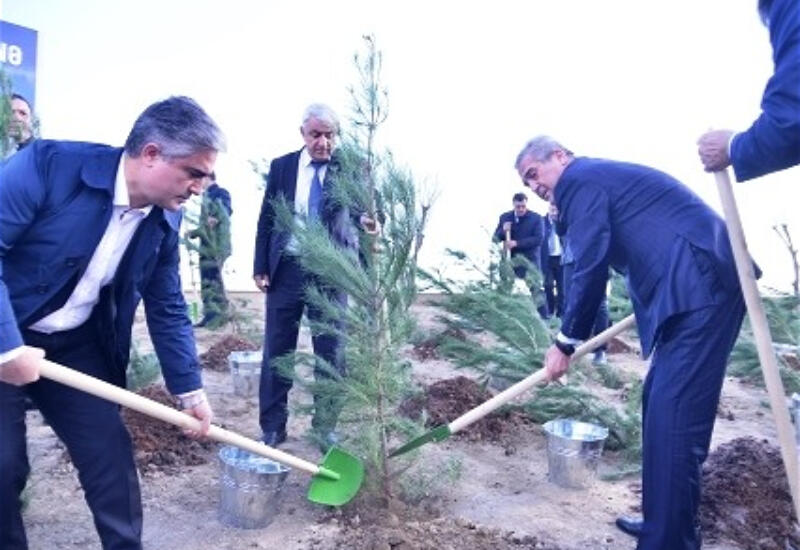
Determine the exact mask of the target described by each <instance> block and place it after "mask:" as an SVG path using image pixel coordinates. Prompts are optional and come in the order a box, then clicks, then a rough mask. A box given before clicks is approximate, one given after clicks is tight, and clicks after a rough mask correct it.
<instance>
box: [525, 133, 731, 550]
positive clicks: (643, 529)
mask: <svg viewBox="0 0 800 550" xmlns="http://www.w3.org/2000/svg"><path fill="white" fill-rule="evenodd" d="M516 169H517V171H518V173H519V175H520V176H521V177H522V180H523V182H524V183H525V184H526V185H528V186H529V187H530V188H531V189H533V191H534V192H535V193H536V194H537V195H539V196H540V197H541V198H543V199H544V200H548V201H550V202H552V203H553V204H555V206H556V207H557V208H558V212H559V223H560V224H563V226H564V227H565V229H566V234H567V237H568V239H569V243H570V246H571V248H572V252H573V254H574V257H575V266H574V270H573V273H572V280H571V284H570V292H569V294H568V296H567V304H566V307H565V311H564V315H563V317H562V322H561V332H560V333H559V334H558V336H557V339H556V341H555V344H554V345H553V346H551V347H550V348H549V349H548V350H547V352H546V355H545V361H544V363H545V368H546V369H547V371H548V374H549V376H550V378H551V379H555V378H558V377H559V376H561V375H562V374H564V372H566V370H567V368H568V366H569V356H570V354H572V353H573V352H574V350H575V345H576V344H578V343H579V342H580V341H582V340H585V339H587V338H588V337H589V335H590V334H591V330H592V325H593V324H594V320H595V314H596V313H597V308H598V306H599V304H600V302H601V300H602V299H603V297H604V295H605V287H606V281H607V278H608V268H609V266H611V267H613V268H614V269H616V270H617V271H619V272H620V273H623V274H625V276H626V278H627V283H628V287H629V290H630V295H631V300H632V301H633V308H634V311H635V313H636V321H637V325H638V329H639V336H640V338H641V342H642V354H643V355H644V356H645V357H646V356H648V355H650V354H651V353H652V361H651V364H650V369H649V371H648V374H647V378H646V380H645V383H644V389H643V396H642V409H643V410H642V424H643V426H642V434H643V471H642V500H643V505H642V510H643V512H644V521H643V522H638V521H633V520H627V519H624V518H620V520H618V522H617V524H618V526H619V527H620V528H621V529H622V530H623V531H625V532H627V533H629V534H632V535H634V536H637V537H638V538H639V544H638V546H637V548H638V550H683V549H686V550H689V549H692V550H695V549H697V548H700V540H699V535H698V533H697V532H696V529H695V518H696V514H697V507H698V504H699V502H700V467H701V465H702V463H703V461H704V460H705V458H706V455H707V454H708V448H709V443H710V439H711V431H712V428H713V426H714V419H715V416H716V411H717V404H718V402H719V395H720V392H721V389H722V380H723V376H724V373H725V365H726V362H727V359H728V355H729V354H730V351H731V348H732V347H733V344H734V342H735V340H736V336H737V334H738V332H739V327H740V325H741V322H742V318H743V317H744V311H745V306H744V300H743V298H742V294H741V289H740V287H739V280H738V278H737V275H736V267H735V265H734V260H733V255H732V251H731V248H730V243H729V241H728V234H727V231H726V229H725V222H724V221H723V220H722V219H721V218H720V217H719V216H718V215H717V214H716V213H714V211H712V210H711V208H710V207H709V206H708V205H706V204H705V203H704V202H703V201H702V200H701V199H700V198H699V197H698V196H696V195H695V194H694V193H693V192H692V191H690V190H689V189H688V188H687V187H685V186H684V185H683V184H681V183H680V182H679V181H677V180H676V179H674V178H672V177H671V176H669V175H667V174H665V173H663V172H659V171H658V170H654V169H652V168H648V167H646V166H640V165H636V164H628V163H623V162H615V161H609V160H603V159H594V158H586V157H575V156H573V154H572V152H571V151H569V150H568V149H567V148H565V147H563V146H562V145H561V144H559V143H558V142H557V141H555V140H553V139H552V138H549V137H547V136H539V137H537V138H534V139H532V140H531V141H529V142H528V143H527V144H526V145H525V147H524V148H523V149H522V151H521V152H520V153H519V155H518V157H517V161H516Z"/></svg>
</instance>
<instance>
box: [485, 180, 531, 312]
mask: <svg viewBox="0 0 800 550" xmlns="http://www.w3.org/2000/svg"><path fill="white" fill-rule="evenodd" d="M511 203H512V205H513V206H514V209H513V210H509V211H508V212H504V213H503V214H501V215H500V220H499V221H498V222H497V228H496V229H495V230H494V235H493V239H494V240H495V241H498V242H502V243H503V247H504V248H506V249H507V250H509V251H510V253H511V258H512V259H513V258H514V257H515V256H521V257H523V258H525V259H527V260H528V261H529V262H530V264H531V265H532V266H533V267H535V268H536V269H538V270H540V271H541V265H540V264H539V256H540V252H539V250H540V247H541V245H542V231H543V226H542V217H541V216H540V215H539V214H537V213H536V212H533V211H531V210H528V197H526V196H525V193H515V194H514V196H513V197H512V201H511ZM506 233H508V234H509V239H508V241H506ZM527 274H528V270H527V267H526V266H524V265H517V266H514V275H516V276H517V277H519V278H520V279H525V277H526V276H527ZM530 290H531V296H533V299H534V303H535V302H536V294H537V292H538V291H537V288H536V287H533V286H532V287H531V288H530Z"/></svg>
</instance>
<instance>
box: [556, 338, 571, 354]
mask: <svg viewBox="0 0 800 550" xmlns="http://www.w3.org/2000/svg"><path fill="white" fill-rule="evenodd" d="M553 343H554V344H555V345H556V347H557V348H558V349H559V351H561V353H563V354H564V355H566V356H567V357H569V356H570V355H572V354H573V353H575V345H574V344H569V343H567V342H562V341H561V340H559V339H558V338H556V339H555V342H553Z"/></svg>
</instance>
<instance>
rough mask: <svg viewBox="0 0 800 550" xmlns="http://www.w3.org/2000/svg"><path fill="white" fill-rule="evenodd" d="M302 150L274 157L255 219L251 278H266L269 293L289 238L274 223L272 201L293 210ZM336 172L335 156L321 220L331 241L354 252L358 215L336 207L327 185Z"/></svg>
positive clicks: (327, 175)
mask: <svg viewBox="0 0 800 550" xmlns="http://www.w3.org/2000/svg"><path fill="white" fill-rule="evenodd" d="M301 151H302V149H300V150H299V151H295V152H293V153H289V154H287V155H284V156H282V157H279V158H276V159H274V160H273V161H272V163H271V164H270V166H269V174H268V176H267V189H266V191H265V192H264V200H263V202H262V203H261V214H260V215H259V217H258V229H257V232H256V247H255V254H254V259H253V275H267V276H268V277H269V281H270V292H272V291H273V290H275V285H276V284H277V285H280V281H275V273H276V271H277V269H278V263H279V262H280V259H281V256H282V255H283V253H284V251H285V250H286V245H287V244H288V243H289V239H290V237H291V235H290V233H289V232H288V231H286V230H285V229H284V228H283V227H280V224H279V223H278V221H277V220H276V217H275V202H276V201H279V200H281V199H283V200H285V201H286V202H287V204H288V206H289V208H290V209H292V210H294V199H295V191H296V187H297V168H298V163H299V161H300V153H301ZM337 171H338V165H337V161H336V155H335V154H334V156H333V158H332V159H331V162H330V163H328V167H327V170H326V171H325V181H324V182H323V205H322V211H321V213H320V220H321V221H322V223H323V225H325V227H326V228H327V229H328V233H329V234H330V236H331V238H332V239H333V241H334V242H336V243H338V244H339V245H341V246H343V247H346V248H349V249H351V250H357V248H358V234H357V232H356V228H355V227H356V226H355V225H354V220H355V219H357V218H358V216H359V215H360V214H356V213H354V214H353V216H351V211H350V209H349V208H346V207H343V206H341V205H340V204H337V203H336V201H335V200H333V197H331V196H330V189H331V185H330V183H331V181H332V179H333V178H335V177H336V173H337Z"/></svg>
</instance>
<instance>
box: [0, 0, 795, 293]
mask: <svg viewBox="0 0 800 550" xmlns="http://www.w3.org/2000/svg"><path fill="white" fill-rule="evenodd" d="M755 6H756V1H755V0H674V1H671V2H662V1H655V0H603V1H598V0H559V1H558V2H552V1H548V2H545V1H540V0H527V1H512V0H508V1H503V0H496V1H494V2H455V1H447V0H439V1H437V2H434V1H431V0H427V1H418V0H406V1H403V2H397V1H396V2H386V1H380V0H371V1H355V0H353V1H350V0H338V1H336V2H318V1H312V0H306V1H303V2H277V1H271V0H261V1H256V0H228V1H226V2H221V1H213V0H170V1H164V0H161V1H159V2H156V1H153V0H137V1H135V2H133V1H121V0H69V1H68V0H0V19H1V20H4V21H8V22H11V23H15V24H18V25H23V26H26V27H30V28H33V29H36V30H37V31H38V32H39V42H38V66H37V90H36V94H37V106H36V108H37V114H38V116H39V117H40V119H41V121H42V124H41V130H42V136H43V137H47V138H52V139H71V140H81V141H94V142H102V143H109V144H113V145H122V143H123V142H124V140H125V137H126V136H127V133H128V131H129V130H130V126H131V125H132V123H133V121H134V119H135V118H136V116H137V115H138V114H139V113H140V112H141V111H142V110H143V109H144V108H145V107H146V106H147V105H149V104H150V103H152V102H154V101H157V100H159V99H162V98H164V97H167V96H169V95H189V96H191V97H193V98H195V99H196V100H197V101H198V102H199V103H200V104H201V105H202V106H203V107H204V108H205V109H206V110H207V111H208V112H209V114H210V115H211V116H212V117H213V118H214V119H215V120H216V121H217V122H218V124H219V125H220V127H221V128H222V129H223V131H224V132H225V134H226V136H227V142H228V148H227V152H226V153H225V154H222V155H221V156H220V158H219V160H218V163H217V169H216V172H217V174H218V180H219V182H220V184H222V185H223V186H224V187H226V188H227V189H228V190H229V191H230V192H231V195H232V199H233V208H234V214H233V218H232V224H233V249H234V253H233V256H232V257H231V258H230V259H229V260H228V262H227V264H226V274H225V279H226V284H227V286H228V288H230V289H234V290H253V289H254V288H255V287H254V286H253V283H252V280H251V278H250V277H251V274H252V258H253V244H254V239H255V230H256V229H255V228H256V222H257V219H258V212H259V208H260V204H261V198H262V195H263V191H261V190H260V189H259V184H260V178H259V177H258V176H257V175H256V174H255V173H254V172H253V171H252V169H251V166H250V161H258V160H259V159H266V160H269V159H272V158H275V157H278V156H281V155H283V154H285V153H287V152H289V151H293V150H297V149H299V148H300V147H301V145H302V141H301V138H300V134H299V129H298V128H299V126H300V118H301V116H302V112H303V109H304V108H305V107H306V105H308V104H309V103H312V102H324V103H328V104H329V105H331V106H332V107H333V108H334V109H335V110H337V111H338V112H339V114H340V116H341V117H342V118H343V119H344V120H346V119H347V118H348V116H349V114H350V113H349V99H348V95H347V87H348V86H349V85H353V84H355V83H356V79H357V75H356V72H355V69H354V66H353V63H352V57H353V54H354V53H355V52H356V51H359V50H360V49H361V47H362V39H361V37H362V35H364V34H374V35H375V37H376V39H377V44H378V47H379V49H380V50H382V52H383V64H384V70H383V79H384V84H385V86H386V87H387V88H388V90H389V118H388V119H387V121H386V124H385V125H384V127H383V128H382V129H381V130H380V136H379V137H380V143H381V144H382V145H383V146H386V147H388V148H390V149H391V150H392V151H393V153H394V155H395V158H396V160H397V161H398V162H399V163H401V164H402V165H404V166H406V167H407V168H408V169H409V170H410V171H411V172H412V173H413V174H414V176H415V178H416V180H417V181H418V182H419V183H420V185H421V186H423V187H425V188H435V189H436V190H437V191H438V199H437V200H436V202H435V204H434V206H433V209H432V211H431V219H430V224H429V226H428V230H427V232H426V241H425V244H424V246H423V248H422V253H421V263H422V265H423V267H441V266H442V265H443V261H444V260H443V255H442V252H443V250H444V249H445V248H456V249H460V250H464V251H466V252H467V253H469V254H470V255H472V256H474V257H481V256H482V255H485V254H486V251H487V249H488V246H489V234H490V232H491V231H493V230H494V227H495V225H496V224H497V218H498V216H499V215H500V213H501V212H503V211H506V210H509V209H510V208H511V197H512V195H513V194H514V193H516V192H518V191H525V189H524V188H523V187H522V184H521V182H520V180H519V177H518V176H517V174H516V172H515V171H514V168H513V162H514V159H515V157H516V155H517V153H518V152H519V150H520V149H521V147H522V146H523V145H524V143H525V142H526V141H527V140H528V139H529V138H531V137H533V136H535V135H538V134H549V135H551V136H553V137H555V138H556V139H558V140H560V141H561V142H562V143H563V144H564V145H565V146H567V147H569V148H570V149H572V150H573V151H575V153H576V154H578V155H586V156H594V157H606V158H611V159H616V160H622V161H628V162H637V163H641V164H646V165H649V166H653V167H655V168H658V169H660V170H663V171H665V172H668V173H670V174H672V175H673V176H675V177H677V178H678V179H680V180H681V181H683V182H684V183H685V184H686V185H688V186H689V187H691V188H692V189H693V190H695V191H696V192H697V193H699V194H700V195H701V196H702V197H703V198H704V199H705V200H706V201H707V202H709V203H710V204H711V205H712V206H713V207H714V208H715V209H717V210H720V207H719V200H718V197H717V191H716V186H715V184H714V178H713V177H712V176H711V175H709V174H706V173H704V172H703V170H702V168H701V166H700V162H699V160H698V157H697V152H696V144H695V142H696V140H697V138H698V137H699V135H700V134H702V133H703V132H704V131H706V130H707V129H709V128H730V129H734V130H743V129H746V128H747V127H748V126H749V125H750V124H751V123H752V121H753V120H754V119H755V118H756V117H757V116H758V114H759V110H760V109H759V104H760V99H761V94H762V92H763V89H764V85H765V83H766V81H767V79H768V78H769V76H770V75H771V74H772V59H771V48H770V44H769V36H768V33H767V31H766V29H765V28H764V27H763V26H762V25H761V23H760V21H759V19H758V16H757V14H756V9H755ZM799 185H800V168H794V169H791V170H788V171H784V172H781V173H779V174H774V175H770V176H767V177H764V178H761V179H758V180H754V181H751V182H746V183H741V184H735V189H736V195H737V200H738V202H739V207H740V210H741V215H742V219H743V223H744V229H745V234H746V236H747V238H748V243H749V245H750V249H751V253H752V254H753V256H754V257H755V259H756V260H757V261H758V262H759V264H760V265H761V266H762V267H763V268H764V272H765V274H764V277H763V279H762V283H763V284H765V285H769V286H772V287H777V288H779V289H783V290H789V289H790V285H791V282H792V279H793V274H792V268H791V260H790V256H789V253H788V252H787V250H786V248H785V247H784V245H783V244H782V243H781V241H780V240H779V238H778V237H777V235H775V233H774V232H773V230H772V226H773V225H775V224H778V223H788V224H789V228H790V231H793V232H794V233H796V235H797V236H796V238H797V240H798V241H800V220H798V217H797V214H796V212H797V210H798V207H800V200H798V199H799V198H800V193H798V190H797V188H798V186H799ZM528 194H529V196H531V198H530V201H529V203H530V206H531V208H532V209H534V210H537V211H539V212H543V211H544V210H545V205H544V204H543V203H541V201H539V200H538V199H537V198H536V197H534V196H532V195H531V194H530V193H528ZM184 264H186V262H184ZM184 269H185V265H184ZM451 274H454V275H457V274H456V273H451ZM190 281H191V277H190V276H189V275H188V274H185V275H184V283H185V284H186V285H188V284H189V282H190Z"/></svg>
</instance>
